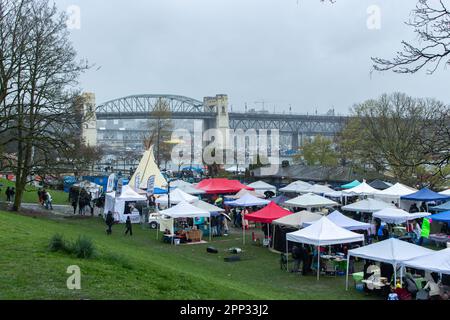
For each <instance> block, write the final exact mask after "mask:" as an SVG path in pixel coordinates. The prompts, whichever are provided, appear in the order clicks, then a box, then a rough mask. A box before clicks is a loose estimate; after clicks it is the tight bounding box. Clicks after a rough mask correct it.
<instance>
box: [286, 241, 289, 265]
mask: <svg viewBox="0 0 450 320" xmlns="http://www.w3.org/2000/svg"><path fill="white" fill-rule="evenodd" d="M286 272H289V240H288V239H287V237H286Z"/></svg>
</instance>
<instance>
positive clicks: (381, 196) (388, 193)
mask: <svg viewBox="0 0 450 320" xmlns="http://www.w3.org/2000/svg"><path fill="white" fill-rule="evenodd" d="M417 191H418V190H417V189H414V188H411V187H408V186H406V185H404V184H401V183H396V184H394V185H393V186H391V187H389V188H387V189H384V190H380V191H379V192H378V193H376V194H375V195H374V198H375V199H378V200H382V201H385V202H392V201H393V202H394V203H396V204H397V205H398V206H399V207H400V208H402V209H409V205H410V204H408V203H406V204H404V203H402V202H401V201H400V198H401V197H402V196H406V195H408V194H411V193H414V192H417Z"/></svg>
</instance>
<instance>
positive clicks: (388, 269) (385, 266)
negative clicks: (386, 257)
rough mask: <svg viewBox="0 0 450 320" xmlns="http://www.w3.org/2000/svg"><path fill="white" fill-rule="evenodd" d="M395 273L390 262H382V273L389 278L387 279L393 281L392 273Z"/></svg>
mask: <svg viewBox="0 0 450 320" xmlns="http://www.w3.org/2000/svg"><path fill="white" fill-rule="evenodd" d="M393 274H394V267H393V266H392V264H390V263H384V262H381V263H380V275H381V276H382V277H384V278H387V281H388V282H389V283H391V281H392V275H393Z"/></svg>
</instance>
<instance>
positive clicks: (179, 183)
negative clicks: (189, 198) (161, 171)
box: [170, 180, 192, 188]
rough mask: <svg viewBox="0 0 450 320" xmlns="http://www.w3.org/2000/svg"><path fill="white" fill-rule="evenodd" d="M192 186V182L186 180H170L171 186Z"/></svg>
mask: <svg viewBox="0 0 450 320" xmlns="http://www.w3.org/2000/svg"><path fill="white" fill-rule="evenodd" d="M189 186H191V187H192V183H189V182H186V181H184V180H175V181H171V182H170V188H180V187H189Z"/></svg>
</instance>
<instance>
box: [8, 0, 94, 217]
mask: <svg viewBox="0 0 450 320" xmlns="http://www.w3.org/2000/svg"><path fill="white" fill-rule="evenodd" d="M0 3H1V13H2V15H4V19H2V20H1V22H0V25H1V27H0V30H1V33H2V45H1V47H0V49H1V50H0V58H1V59H0V60H1V63H0V64H1V66H3V67H1V68H3V69H5V70H3V71H0V72H2V83H3V84H2V91H3V92H4V93H3V101H1V104H0V113H1V114H2V122H1V123H0V133H2V136H1V143H2V144H4V145H7V146H10V147H12V148H13V149H14V150H15V154H16V157H17V161H16V163H15V165H14V166H13V167H12V168H11V170H12V171H13V172H14V173H15V175H16V198H15V202H14V205H13V209H14V210H18V209H19V208H20V204H21V201H22V195H23V191H24V188H25V186H26V184H27V182H28V180H29V179H30V176H31V175H33V174H38V173H41V174H45V173H46V172H47V173H48V171H49V170H55V168H57V167H58V166H60V164H61V163H60V160H61V159H64V158H65V155H68V154H70V153H73V152H75V145H74V144H73V143H72V142H73V136H74V133H75V134H76V133H78V131H77V128H78V127H79V123H77V121H78V111H77V109H76V108H75V107H74V106H75V100H76V97H77V96H78V92H77V91H76V86H77V84H78V83H77V79H78V76H79V75H80V73H81V72H83V71H84V70H86V69H87V68H88V66H87V64H86V63H85V62H78V61H76V52H75V50H74V48H73V46H72V44H71V42H70V41H69V34H68V30H67V26H66V20H67V18H66V17H65V15H64V14H60V13H59V12H58V10H57V9H56V6H55V5H50V3H49V1H48V0H16V1H9V0H0ZM17 39H20V40H17ZM5 66H7V67H5ZM6 70H8V71H6ZM3 116H5V117H3Z"/></svg>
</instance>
